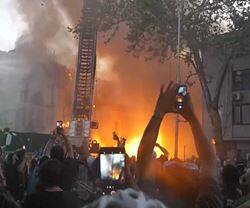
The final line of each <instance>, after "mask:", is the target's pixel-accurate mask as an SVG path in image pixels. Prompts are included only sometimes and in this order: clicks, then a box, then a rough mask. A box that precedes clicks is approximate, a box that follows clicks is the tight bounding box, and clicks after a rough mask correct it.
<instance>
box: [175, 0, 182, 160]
mask: <svg viewBox="0 0 250 208" xmlns="http://www.w3.org/2000/svg"><path fill="white" fill-rule="evenodd" d="M181 2H182V0H177V16H178V23H177V24H178V29H177V36H178V38H177V41H178V42H177V66H176V83H177V84H179V83H181V57H180V52H181V51H180V44H181ZM178 144H179V114H177V115H176V120H175V144H174V145H175V146H174V158H178Z"/></svg>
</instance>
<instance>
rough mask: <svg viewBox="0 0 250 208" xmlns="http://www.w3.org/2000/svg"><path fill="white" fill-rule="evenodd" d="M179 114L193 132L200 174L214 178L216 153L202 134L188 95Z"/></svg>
mask: <svg viewBox="0 0 250 208" xmlns="http://www.w3.org/2000/svg"><path fill="white" fill-rule="evenodd" d="M181 114H182V116H183V117H184V118H185V119H186V120H187V121H188V122H189V124H190V126H191V129H192V132H193V136H194V143H195V146H196V150H197V153H198V156H199V159H200V165H201V175H203V176H207V177H211V178H214V179H216V155H215V152H214V149H213V147H212V143H211V141H210V140H209V139H208V138H207V137H206V135H205V134H204V132H203V130H202V127H201V124H200V122H199V120H198V118H197V117H196V115H195V113H194V111H193V107H192V103H191V100H190V97H189V96H188V97H187V99H186V103H185V107H184V111H183V112H181Z"/></svg>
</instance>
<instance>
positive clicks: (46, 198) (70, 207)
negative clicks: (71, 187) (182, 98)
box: [22, 191, 80, 208]
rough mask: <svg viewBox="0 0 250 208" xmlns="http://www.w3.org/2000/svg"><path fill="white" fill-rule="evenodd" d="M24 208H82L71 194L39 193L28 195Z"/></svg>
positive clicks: (61, 192)
mask: <svg viewBox="0 0 250 208" xmlns="http://www.w3.org/2000/svg"><path fill="white" fill-rule="evenodd" d="M22 207H23V208H80V202H79V200H78V198H77V197H76V196H74V195H73V194H72V193H70V192H66V191H60V192H46V191H43V192H37V193H33V194H31V195H28V196H27V197H26V199H25V201H24V204H23V206H22Z"/></svg>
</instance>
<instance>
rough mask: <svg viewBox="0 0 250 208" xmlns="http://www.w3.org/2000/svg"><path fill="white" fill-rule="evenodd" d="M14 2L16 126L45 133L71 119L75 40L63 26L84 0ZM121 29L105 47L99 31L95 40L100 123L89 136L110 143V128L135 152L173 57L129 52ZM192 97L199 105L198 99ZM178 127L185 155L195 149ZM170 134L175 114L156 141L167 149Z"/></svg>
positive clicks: (170, 77)
mask: <svg viewBox="0 0 250 208" xmlns="http://www.w3.org/2000/svg"><path fill="white" fill-rule="evenodd" d="M13 1H14V2H15V6H16V9H17V11H18V13H19V14H20V15H21V16H22V17H23V19H24V21H25V22H26V23H27V28H28V30H27V31H26V32H25V33H24V34H23V36H22V37H21V38H20V39H19V40H18V41H17V43H16V50H15V52H13V57H12V58H11V60H12V63H11V64H12V65H13V63H14V61H15V60H17V59H18V60H20V62H21V63H19V65H18V66H16V70H15V71H18V69H17V68H20V71H22V78H20V79H19V81H20V83H21V84H20V89H21V90H20V92H19V93H18V94H17V95H18V96H19V97H20V99H19V102H20V103H19V104H18V106H19V108H18V111H17V112H16V115H17V120H18V122H16V123H19V124H20V125H16V126H15V127H16V128H17V129H19V130H23V131H43V132H45V131H49V129H51V128H53V124H54V122H55V120H56V119H57V120H59V119H63V120H65V119H69V118H70V110H71V102H72V99H71V98H72V91H73V89H72V85H73V80H72V77H73V75H74V72H75V69H76V66H75V63H76V54H77V40H74V39H73V35H72V34H70V33H68V32H67V30H66V28H67V26H74V25H75V24H76V23H77V21H78V20H79V18H80V16H81V9H82V0H74V1H69V0H42V1H38V0H36V1H34V0H13ZM124 30H125V29H124V28H123V29H122V30H121V31H120V32H119V33H118V35H117V36H116V37H115V39H114V40H113V41H112V42H111V43H110V44H108V45H105V44H104V43H103V40H102V36H101V35H100V37H99V38H98V49H97V82H96V88H95V95H94V98H95V106H96V108H95V109H94V119H96V120H98V121H99V129H98V130H95V131H93V137H95V138H98V139H99V141H101V143H102V144H105V145H111V144H114V142H113V141H112V138H111V137H112V131H114V130H116V131H117V132H118V134H119V135H121V136H124V137H126V138H127V139H128V148H131V149H133V150H132V152H133V153H135V150H136V145H138V141H139V140H138V139H139V138H140V137H141V136H142V133H143V130H144V128H145V126H146V124H147V122H148V120H149V118H150V116H151V114H152V112H153V109H154V104H155V101H156V99H157V96H158V93H159V89H160V85H161V84H162V83H168V82H169V81H170V80H174V79H175V73H174V71H175V61H174V60H169V61H168V62H167V63H165V64H160V63H158V62H157V61H151V62H145V60H144V59H143V58H140V59H136V58H134V57H132V56H131V55H130V54H127V53H126V52H125V48H126V43H125V41H124V40H123V36H124ZM184 71H185V73H186V72H187V70H186V69H184ZM193 90H194V91H195V92H196V94H197V90H196V89H193ZM196 99H197V100H196V103H198V102H199V97H198V98H196ZM34 124H37V125H34ZM40 124H43V125H40ZM45 124H46V125H45ZM181 126H182V127H181V134H180V138H181V139H180V140H181V142H180V148H181V149H182V147H183V146H184V144H185V145H186V146H187V149H188V152H189V154H191V153H194V145H193V141H192V135H191V133H190V130H189V128H188V126H187V124H185V123H184V124H181ZM173 135H174V117H173V116H168V117H167V119H166V121H165V122H164V124H163V125H162V129H161V134H160V135H159V139H160V142H161V143H163V144H164V145H166V146H167V148H169V150H170V152H171V153H173V151H172V150H173V146H174V144H173ZM184 135H185V137H184Z"/></svg>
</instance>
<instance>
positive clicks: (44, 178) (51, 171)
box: [38, 159, 62, 187]
mask: <svg viewBox="0 0 250 208" xmlns="http://www.w3.org/2000/svg"><path fill="white" fill-rule="evenodd" d="M38 177H39V181H40V183H41V185H42V186H43V187H53V186H60V185H61V180H62V164H61V162H60V161H58V160H55V159H51V160H48V161H46V162H44V163H43V164H42V165H41V167H40V169H39V172H38Z"/></svg>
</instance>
